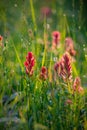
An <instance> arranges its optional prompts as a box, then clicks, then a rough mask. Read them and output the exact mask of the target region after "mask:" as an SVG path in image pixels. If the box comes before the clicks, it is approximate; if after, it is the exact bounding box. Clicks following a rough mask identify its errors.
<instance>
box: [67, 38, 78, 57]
mask: <svg viewBox="0 0 87 130" xmlns="http://www.w3.org/2000/svg"><path fill="white" fill-rule="evenodd" d="M65 50H66V51H67V52H68V53H69V54H70V55H71V56H75V55H76V51H75V50H74V43H73V40H72V39H71V38H70V37H67V38H66V39H65Z"/></svg>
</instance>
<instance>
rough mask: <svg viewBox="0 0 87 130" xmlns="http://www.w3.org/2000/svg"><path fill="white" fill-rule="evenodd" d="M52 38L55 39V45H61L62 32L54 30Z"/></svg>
mask: <svg viewBox="0 0 87 130" xmlns="http://www.w3.org/2000/svg"><path fill="white" fill-rule="evenodd" d="M52 39H53V41H52V43H53V46H57V45H59V41H60V32H58V31H54V32H53V33H52Z"/></svg>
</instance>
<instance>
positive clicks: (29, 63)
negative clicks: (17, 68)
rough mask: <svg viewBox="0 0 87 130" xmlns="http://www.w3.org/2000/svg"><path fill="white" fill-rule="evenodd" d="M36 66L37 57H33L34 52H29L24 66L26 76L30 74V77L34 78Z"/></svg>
mask: <svg viewBox="0 0 87 130" xmlns="http://www.w3.org/2000/svg"><path fill="white" fill-rule="evenodd" d="M34 65H35V57H34V56H33V54H32V52H28V55H27V56H26V61H25V63H24V66H25V67H26V74H28V75H29V76H32V74H33V68H34Z"/></svg>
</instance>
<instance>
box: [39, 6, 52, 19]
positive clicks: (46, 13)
mask: <svg viewBox="0 0 87 130" xmlns="http://www.w3.org/2000/svg"><path fill="white" fill-rule="evenodd" d="M41 13H42V15H43V16H46V17H49V16H50V14H51V9H50V8H49V7H42V8H41Z"/></svg>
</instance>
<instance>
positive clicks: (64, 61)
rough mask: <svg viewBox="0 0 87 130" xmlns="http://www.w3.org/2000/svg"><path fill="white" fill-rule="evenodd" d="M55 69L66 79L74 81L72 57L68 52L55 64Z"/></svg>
mask: <svg viewBox="0 0 87 130" xmlns="http://www.w3.org/2000/svg"><path fill="white" fill-rule="evenodd" d="M54 69H55V71H56V72H57V73H58V75H59V77H61V78H62V79H63V80H64V81H67V80H69V81H72V67H71V58H70V55H69V53H68V52H66V53H65V54H64V55H63V56H62V58H61V59H60V61H59V62H57V63H56V64H55V65H54Z"/></svg>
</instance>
